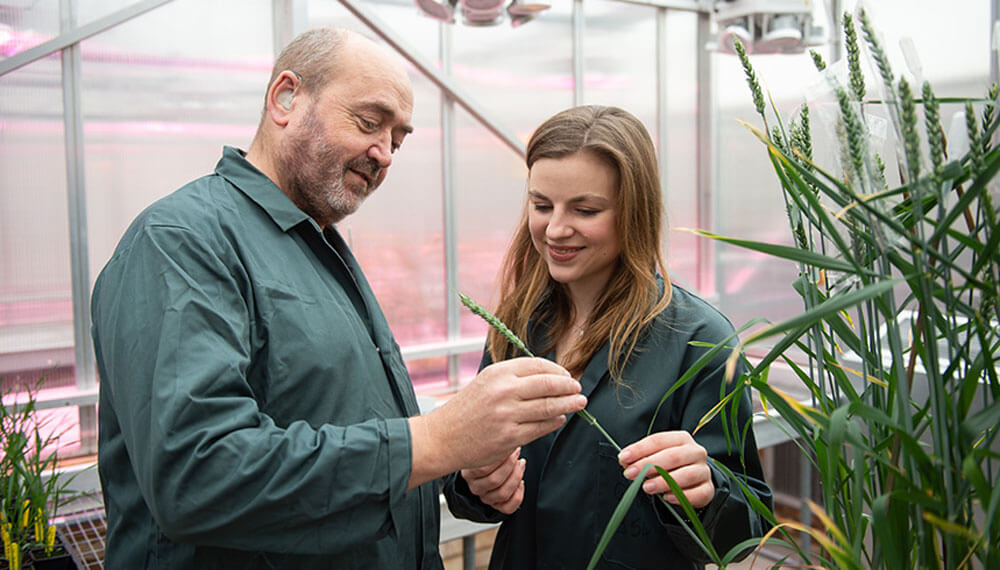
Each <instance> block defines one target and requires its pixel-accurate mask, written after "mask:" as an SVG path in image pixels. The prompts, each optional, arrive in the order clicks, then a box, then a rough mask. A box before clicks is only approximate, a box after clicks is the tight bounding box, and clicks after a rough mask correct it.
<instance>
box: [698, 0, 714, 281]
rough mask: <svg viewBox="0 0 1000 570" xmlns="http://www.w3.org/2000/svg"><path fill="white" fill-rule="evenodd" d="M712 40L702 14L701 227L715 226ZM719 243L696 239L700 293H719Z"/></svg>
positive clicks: (699, 118)
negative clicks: (717, 266) (717, 244)
mask: <svg viewBox="0 0 1000 570" xmlns="http://www.w3.org/2000/svg"><path fill="white" fill-rule="evenodd" d="M710 37H711V21H710V17H709V15H708V14H704V13H703V14H699V15H698V23H697V33H696V40H695V57H696V58H697V61H698V66H697V69H696V73H697V80H696V85H697V86H698V96H697V107H696V109H697V111H696V113H697V150H696V152H697V159H696V164H697V169H698V170H697V181H698V182H697V188H698V190H697V192H698V194H697V202H696V203H697V206H696V208H697V214H696V215H697V219H698V227H700V228H714V227H715V207H714V206H715V203H714V200H715V95H714V87H713V86H714V75H713V73H712V54H711V53H709V51H708V50H707V49H706V48H705V44H706V43H707V42H708V40H709V38H710ZM714 244H715V242H714V241H712V240H707V239H699V240H695V247H696V248H697V249H696V255H697V268H698V269H697V278H696V279H697V283H696V287H697V288H698V290H699V291H702V292H708V291H712V292H713V293H714V292H715V290H716V289H715V275H716V271H715V250H714V247H715V246H714Z"/></svg>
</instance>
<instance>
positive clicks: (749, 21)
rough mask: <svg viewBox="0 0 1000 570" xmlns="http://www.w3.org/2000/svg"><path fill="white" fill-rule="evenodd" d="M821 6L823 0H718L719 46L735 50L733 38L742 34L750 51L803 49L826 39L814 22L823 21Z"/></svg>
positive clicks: (716, 5) (731, 50)
mask: <svg viewBox="0 0 1000 570" xmlns="http://www.w3.org/2000/svg"><path fill="white" fill-rule="evenodd" d="M821 7H822V0H717V1H716V2H715V6H714V11H715V22H716V25H717V27H718V29H719V30H720V31H719V32H718V34H717V38H716V47H717V49H719V50H720V51H724V52H727V53H735V50H734V49H733V39H734V38H738V39H739V40H740V42H741V43H742V44H743V46H744V47H745V48H746V50H747V52H753V53H761V54H763V53H801V52H802V51H804V50H805V48H806V47H808V46H815V45H820V44H821V43H823V41H824V40H825V37H824V32H823V29H822V27H821V26H818V25H816V24H815V23H814V22H816V21H822V20H821V16H817V15H816V12H817V10H818V9H820V10H821ZM819 13H820V14H821V13H822V12H821V11H820V12H819Z"/></svg>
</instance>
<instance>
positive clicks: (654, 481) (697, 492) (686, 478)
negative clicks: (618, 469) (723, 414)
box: [618, 431, 715, 508]
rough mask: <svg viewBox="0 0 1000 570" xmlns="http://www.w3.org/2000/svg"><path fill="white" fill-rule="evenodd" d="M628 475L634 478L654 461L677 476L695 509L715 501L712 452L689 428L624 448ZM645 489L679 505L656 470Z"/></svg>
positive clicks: (621, 459) (622, 460)
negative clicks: (710, 452) (709, 451)
mask: <svg viewBox="0 0 1000 570" xmlns="http://www.w3.org/2000/svg"><path fill="white" fill-rule="evenodd" d="M618 460H619V463H621V465H622V467H623V468H624V475H625V478H627V479H629V480H634V479H635V478H636V477H637V476H638V475H639V472H640V471H641V469H642V467H643V466H644V465H647V464H650V463H651V464H653V465H656V466H658V467H660V468H661V469H663V470H664V471H666V472H667V473H669V474H670V476H671V477H672V478H673V479H674V481H675V482H676V483H677V485H678V486H680V488H681V490H682V491H683V492H684V496H685V497H686V498H687V499H688V501H690V502H691V504H692V505H693V506H694V507H695V508H700V507H703V506H705V505H707V504H708V503H709V502H711V500H712V497H714V496H715V485H714V484H713V483H712V471H711V469H710V468H709V467H708V463H707V460H708V452H707V451H706V450H705V448H704V447H702V446H701V445H700V444H698V442H696V441H695V440H694V438H693V437H691V434H690V433H688V432H686V431H668V432H658V433H655V434H652V435H650V436H647V437H645V438H643V439H641V440H639V441H637V442H635V443H633V444H631V445H628V446H626V447H625V448H624V449H622V451H621V453H620V454H619V455H618ZM646 478H647V481H646V482H644V483H643V485H642V488H643V491H645V492H646V493H648V494H650V495H656V494H664V495H665V498H666V499H667V501H668V502H671V503H673V504H679V501H678V500H677V498H676V497H675V496H674V495H673V493H671V491H670V486H669V484H667V481H666V480H665V479H664V478H663V477H661V476H660V474H659V473H658V472H657V471H656V469H650V470H648V471H647V472H646Z"/></svg>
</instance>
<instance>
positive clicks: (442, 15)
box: [414, 0, 549, 28]
mask: <svg viewBox="0 0 1000 570" xmlns="http://www.w3.org/2000/svg"><path fill="white" fill-rule="evenodd" d="M507 1H508V0H414V2H415V3H416V5H417V8H419V9H420V12H421V13H422V14H423V15H425V16H427V17H429V18H433V19H435V20H437V21H439V22H445V23H448V24H454V23H455V8H456V6H457V7H458V8H459V9H460V11H461V14H462V23H463V24H465V25H466V26H495V25H498V24H500V23H502V22H503V21H504V19H505V16H504V13H505V12H506V14H507V16H509V17H510V25H511V26H512V27H515V28H516V27H518V26H520V25H521V24H524V23H525V22H528V21H530V20H532V19H533V18H534V17H535V16H536V15H537V14H538V13H539V12H542V11H544V10H548V9H549V5H548V4H543V3H521V0H510V4H509V5H508V6H507V8H506V10H504V4H506V3H507Z"/></svg>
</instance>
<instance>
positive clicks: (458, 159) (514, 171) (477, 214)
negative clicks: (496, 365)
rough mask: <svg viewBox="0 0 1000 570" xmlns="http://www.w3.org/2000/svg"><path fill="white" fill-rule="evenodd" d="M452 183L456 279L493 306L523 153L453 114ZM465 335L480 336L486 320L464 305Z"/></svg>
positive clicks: (522, 180)
mask: <svg viewBox="0 0 1000 570" xmlns="http://www.w3.org/2000/svg"><path fill="white" fill-rule="evenodd" d="M456 119H457V120H456V129H455V130H456V132H455V147H456V149H457V150H456V152H455V174H456V179H455V185H456V194H457V199H456V211H457V213H458V214H457V217H458V220H457V221H458V228H457V229H458V232H457V234H458V240H457V244H456V245H457V250H458V284H459V289H460V291H461V292H462V293H464V294H466V295H469V296H470V297H472V298H473V299H475V300H476V301H477V302H479V303H480V304H482V305H484V306H487V307H490V308H491V309H492V308H494V307H495V301H496V298H495V288H494V284H495V282H496V278H497V274H498V272H499V270H500V264H501V262H502V261H503V256H504V253H505V252H506V250H507V246H508V245H509V244H510V238H511V236H512V235H513V233H514V230H515V229H516V227H517V223H518V221H519V220H520V216H521V210H522V207H523V204H524V198H525V188H526V185H525V184H526V180H527V174H528V171H527V169H526V168H525V166H524V160H523V158H522V157H521V156H520V155H518V154H516V153H515V152H514V151H512V150H511V149H510V147H508V146H507V145H505V144H503V143H502V142H500V140H499V139H498V138H497V137H496V136H495V135H493V134H492V133H491V132H489V131H487V130H486V129H485V128H483V127H482V126H480V125H479V123H477V122H476V121H474V120H473V119H472V117H470V116H469V115H468V114H467V113H465V112H464V111H461V110H459V111H458V112H457V113H456ZM460 322H461V331H462V335H463V336H477V335H479V336H482V335H485V334H486V325H485V323H484V322H483V320H482V319H481V318H479V317H478V316H476V315H474V314H472V312H471V311H469V310H468V309H466V308H465V307H462V309H461V312H460Z"/></svg>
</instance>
